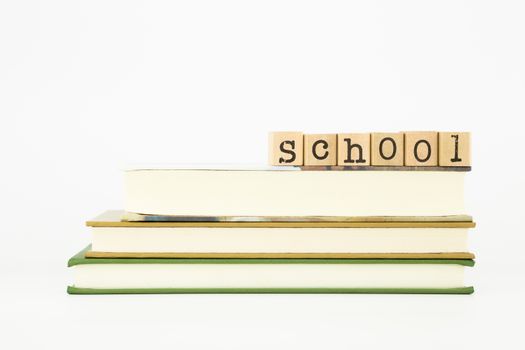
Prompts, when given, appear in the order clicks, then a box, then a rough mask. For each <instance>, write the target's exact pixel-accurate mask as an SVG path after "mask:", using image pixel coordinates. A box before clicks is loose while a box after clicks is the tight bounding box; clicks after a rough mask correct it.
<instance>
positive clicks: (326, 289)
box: [68, 167, 475, 294]
mask: <svg viewBox="0 0 525 350" xmlns="http://www.w3.org/2000/svg"><path fill="white" fill-rule="evenodd" d="M468 170H470V167H446V168H445V167H419V168H407V167H355V168H352V167H343V168H337V169H336V168H333V169H332V170H326V168H323V169H315V168H313V169H312V168H308V167H268V168H261V169H247V168H245V169H235V168H201V169H188V168H155V169H151V168H142V169H132V170H128V171H126V172H125V196H126V198H125V210H124V211H108V212H105V213H103V214H102V215H100V216H99V217H97V218H95V219H93V220H91V221H88V222H87V225H88V226H89V227H90V230H91V234H92V245H90V246H89V247H87V248H86V249H84V250H83V251H81V252H80V253H78V254H77V255H75V256H74V257H72V258H71V259H70V260H69V266H70V268H71V269H72V270H73V271H74V283H73V284H72V285H71V286H69V287H68V292H69V293H72V294H106V293H445V294H470V293H472V292H473V287H472V286H469V285H466V284H465V281H464V272H465V269H466V268H468V267H471V266H473V265H474V261H473V258H474V255H473V254H472V253H469V252H468V247H467V236H468V232H467V231H468V230H469V229H470V228H473V227H474V226H475V224H474V222H473V221H472V218H471V217H470V216H467V215H465V208H464V198H463V197H464V193H463V192H464V191H463V185H464V177H465V174H466V173H467V172H468Z"/></svg>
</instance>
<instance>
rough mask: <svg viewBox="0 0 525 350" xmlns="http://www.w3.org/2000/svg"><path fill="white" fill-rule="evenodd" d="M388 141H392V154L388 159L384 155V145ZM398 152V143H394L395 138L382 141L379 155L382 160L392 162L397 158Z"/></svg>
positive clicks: (386, 138)
mask: <svg viewBox="0 0 525 350" xmlns="http://www.w3.org/2000/svg"><path fill="white" fill-rule="evenodd" d="M386 141H390V142H392V154H391V155H390V156H389V157H387V156H385V154H384V153H383V145H384V143H385V142H386ZM396 152H397V145H396V141H394V139H393V138H391V137H385V138H384V139H382V140H381V142H380V143H379V155H380V156H381V158H383V159H385V160H390V159H393V158H394V157H395V156H396Z"/></svg>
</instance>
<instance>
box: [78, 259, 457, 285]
mask: <svg viewBox="0 0 525 350" xmlns="http://www.w3.org/2000/svg"><path fill="white" fill-rule="evenodd" d="M73 269H74V272H73V273H74V275H75V282H74V286H75V287H78V288H102V289H105V288H459V287H464V286H465V284H464V282H463V276H464V273H463V272H464V270H465V267H464V266H461V265H453V264H447V265H445V264H439V265H437V264H436V265H429V264H420V265H415V264H397V265H396V264H391V265H390V264H368V265H362V264H99V265H94V264H88V265H76V266H73Z"/></svg>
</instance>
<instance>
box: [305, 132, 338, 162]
mask: <svg viewBox="0 0 525 350" xmlns="http://www.w3.org/2000/svg"><path fill="white" fill-rule="evenodd" d="M304 165H337V135H336V134H306V135H304Z"/></svg>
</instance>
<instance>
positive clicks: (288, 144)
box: [268, 131, 471, 167]
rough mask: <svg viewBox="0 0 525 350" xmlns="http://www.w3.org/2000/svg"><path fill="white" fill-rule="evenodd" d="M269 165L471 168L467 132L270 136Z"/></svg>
mask: <svg viewBox="0 0 525 350" xmlns="http://www.w3.org/2000/svg"><path fill="white" fill-rule="evenodd" d="M268 162H269V164H270V165H299V166H301V165H306V166H335V165H337V166H352V167H359V166H417V167H435V166H442V167H450V166H454V167H458V166H462V167H465V166H467V167H469V166H470V165H471V163H470V133H468V132H436V131H422V132H399V133H362V134H355V133H354V134H306V135H303V133H301V132H271V133H270V134H269V159H268Z"/></svg>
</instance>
